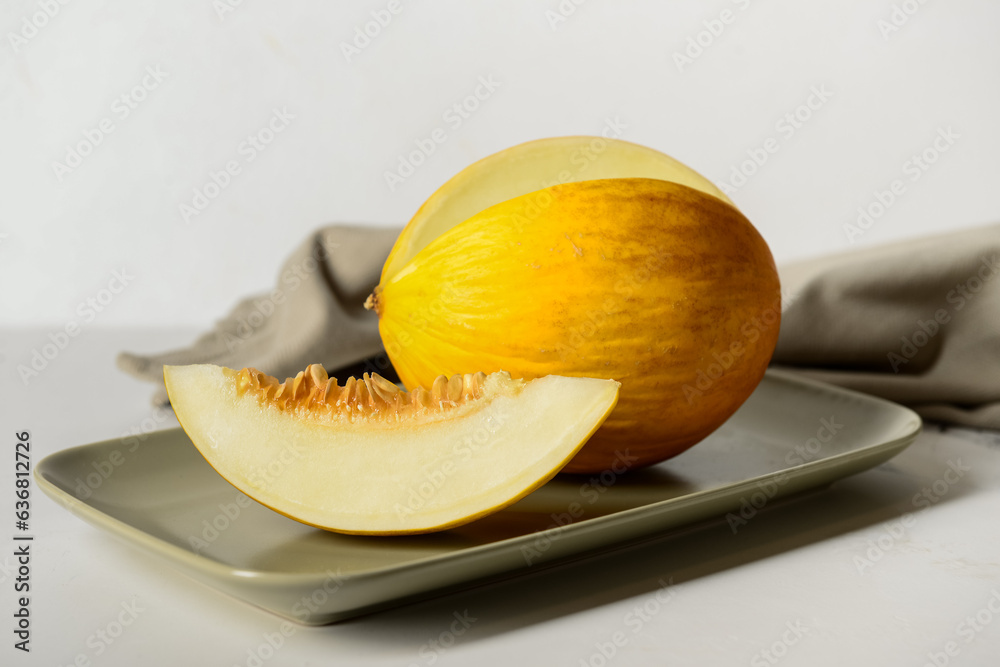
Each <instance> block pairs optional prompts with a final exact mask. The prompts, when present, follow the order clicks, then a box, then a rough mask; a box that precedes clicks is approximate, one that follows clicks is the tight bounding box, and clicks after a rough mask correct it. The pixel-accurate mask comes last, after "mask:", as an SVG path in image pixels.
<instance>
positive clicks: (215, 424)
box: [164, 364, 619, 534]
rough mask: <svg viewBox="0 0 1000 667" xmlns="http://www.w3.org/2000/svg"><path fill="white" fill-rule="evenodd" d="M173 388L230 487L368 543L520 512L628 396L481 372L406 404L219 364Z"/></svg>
mask: <svg viewBox="0 0 1000 667" xmlns="http://www.w3.org/2000/svg"><path fill="white" fill-rule="evenodd" d="M164 379H165V381H166V386H167V391H168V393H169V395H170V400H171V403H172V405H173V408H174V411H175V412H176V414H177V418H178V420H179V421H180V423H181V425H182V426H183V427H184V430H185V431H186V432H187V434H188V436H190V438H191V441H192V442H193V443H194V444H195V446H196V447H197V448H198V450H199V451H200V452H201V454H202V455H203V456H204V457H205V459H206V460H207V461H208V462H209V463H210V464H211V465H212V466H213V467H214V468H215V469H216V470H217V471H218V472H219V473H220V474H221V475H222V476H223V477H224V478H225V479H226V480H228V481H229V482H230V483H231V484H233V485H234V486H235V487H237V488H238V489H240V491H242V492H243V493H245V494H246V495H248V496H250V497H251V498H253V499H255V500H256V501H258V502H260V503H262V504H264V505H267V506H268V507H270V508H272V509H274V510H276V511H278V512H280V513H282V514H284V515H286V516H288V517H291V518H292V519H295V520H297V521H301V522H303V523H307V524H310V525H313V526H317V527H319V528H323V529H326V530H331V531H336V532H344V533H357V534H404V533H421V532H431V531H435V530H442V529H445V528H449V527H452V526H457V525H460V524H463V523H467V522H469V521H472V520H474V519H476V518H478V517H481V516H484V515H486V514H489V513H492V512H495V511H497V510H499V509H501V508H503V507H505V506H507V505H509V504H511V503H513V502H515V501H517V500H518V499H520V498H522V497H523V496H525V495H527V494H528V493H530V492H531V491H533V490H534V489H536V488H537V487H539V486H541V485H542V484H544V483H545V482H546V481H548V480H549V479H551V478H552V477H553V476H554V475H555V474H556V473H557V472H558V471H559V470H560V469H561V468H562V467H563V466H564V465H565V464H566V463H567V462H568V461H569V460H570V459H571V458H573V456H574V455H575V454H576V453H577V452H578V451H579V450H580V448H581V447H582V446H583V445H584V443H585V442H586V441H587V439H588V438H589V437H590V435H591V434H592V433H594V431H595V430H596V429H597V428H598V426H600V424H601V423H602V422H603V421H604V419H605V418H606V417H607V415H608V414H609V413H610V412H611V410H612V409H613V408H614V406H615V403H616V402H617V399H618V387H619V384H618V383H617V382H615V381H612V380H600V379H593V378H570V377H559V376H548V377H544V378H539V379H536V380H532V381H524V380H512V379H511V378H510V376H509V375H508V374H507V373H493V374H491V375H489V376H487V375H483V374H482V373H479V374H476V375H465V376H453V377H452V378H450V379H449V378H445V377H443V376H442V377H439V378H438V379H437V381H435V382H434V384H433V386H432V387H430V388H428V389H422V388H421V389H416V390H414V391H413V392H405V391H401V390H399V389H397V388H396V387H395V385H393V384H391V383H389V382H388V381H386V380H384V379H383V378H379V377H378V376H367V375H366V376H365V377H364V378H363V379H362V380H354V378H351V380H349V381H348V382H347V383H346V385H345V386H344V387H339V386H337V383H336V381H335V380H332V379H328V378H327V376H326V373H325V372H324V371H323V370H322V368H321V367H319V366H315V365H314V366H310V367H309V368H308V369H306V371H304V372H303V373H299V375H298V376H297V377H296V378H289V379H288V380H287V381H286V382H284V383H278V382H277V380H275V379H274V378H270V377H269V376H266V375H264V374H263V373H260V372H259V371H255V370H253V369H243V370H242V371H234V370H231V369H228V368H223V367H220V366H213V365H207V364H202V365H191V366H165V367H164Z"/></svg>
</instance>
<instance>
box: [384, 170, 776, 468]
mask: <svg viewBox="0 0 1000 667" xmlns="http://www.w3.org/2000/svg"><path fill="white" fill-rule="evenodd" d="M372 305H373V306H374V308H375V310H376V311H377V312H378V315H379V318H380V320H379V331H380V334H381V336H382V340H383V342H384V343H385V346H386V351H387V353H388V355H389V357H390V359H391V361H392V363H393V365H394V366H395V368H396V370H397V371H398V373H399V376H400V379H401V380H402V381H403V383H404V384H405V385H406V386H407V387H413V386H419V385H422V384H427V383H428V382H430V381H432V380H433V379H434V378H435V377H437V376H438V375H440V374H445V375H451V374H455V373H466V372H474V371H484V372H486V373H490V372H494V371H500V370H504V371H507V372H509V373H510V374H511V375H512V376H513V377H515V378H528V379H530V378H537V377H543V376H545V375H550V374H558V375H567V376H581V377H597V378H609V379H615V380H618V381H619V382H621V383H622V387H621V392H620V397H619V401H618V407H617V408H616V409H615V411H614V412H613V413H612V414H611V416H610V417H609V418H608V419H607V421H606V422H605V423H604V425H603V426H602V427H601V428H600V429H599V430H598V431H597V433H596V434H595V435H594V436H593V437H592V438H591V439H590V441H589V442H588V443H587V444H586V445H585V446H584V448H583V449H582V450H581V451H580V452H579V453H578V454H577V455H576V457H575V458H574V459H573V460H572V461H571V462H570V463H569V464H568V465H567V466H566V467H565V468H564V471H565V472H596V471H600V470H604V469H606V468H608V467H610V466H611V465H612V464H613V463H614V462H615V460H616V458H617V459H618V460H625V461H629V462H631V463H632V465H633V466H643V465H649V464H653V463H656V462H659V461H662V460H664V459H667V458H670V457H672V456H675V455H677V454H679V453H681V452H683V451H684V450H685V449H687V448H688V447H690V446H692V445H694V444H695V443H697V442H699V441H700V440H702V439H703V438H704V437H705V436H707V435H708V434H709V433H711V432H712V431H713V430H715V429H716V428H717V427H718V426H719V425H721V424H722V422H724V421H725V420H726V419H727V418H728V417H729V416H730V415H732V414H733V412H735V411H736V409H737V408H738V407H739V406H740V405H741V404H742V403H743V402H744V401H745V400H746V399H747V397H749V395H750V394H751V392H752V391H753V390H754V388H755V387H756V386H757V384H758V383H759V382H760V380H761V378H762V377H763V374H764V371H765V369H766V367H767V364H768V362H769V360H770V358H771V354H772V352H773V351H774V346H775V344H776V342H777V337H778V329H779V320H780V286H779V282H778V274H777V270H776V269H775V265H774V260H773V258H772V256H771V252H770V250H769V249H768V247H767V244H766V243H765V241H764V239H763V238H762V237H761V236H760V234H759V233H758V232H757V230H756V229H755V228H754V227H753V225H752V224H751V223H750V222H749V221H748V220H747V219H746V218H745V217H744V216H743V215H742V214H741V213H740V212H739V211H738V210H737V209H736V208H735V207H733V206H731V205H729V204H727V203H725V202H723V201H721V200H719V199H717V198H716V197H713V196H710V195H707V194H705V193H703V192H700V191H698V190H695V189H692V188H689V187H687V186H684V185H680V184H677V183H670V182H666V181H661V180H654V179H644V178H616V179H604V180H595V181H583V182H576V183H568V184H565V185H557V186H553V187H550V188H546V189H545V190H542V191H539V192H533V193H529V194H526V195H522V196H520V197H516V198H514V199H511V200H508V201H505V202H503V203H500V204H497V205H495V206H492V207H490V208H488V209H486V210H484V211H482V212H480V213H478V214H476V215H474V216H472V217H471V218H469V219H468V220H465V221H464V222H461V223H459V224H457V225H455V226H454V227H452V228H451V229H449V230H448V231H445V232H444V233H443V234H441V235H440V236H439V237H437V238H436V239H435V240H433V241H432V242H430V243H429V244H427V245H426V246H425V247H424V248H423V249H422V250H420V251H419V252H418V253H417V254H416V255H414V256H413V257H412V258H411V259H410V261H409V262H408V263H407V264H406V265H405V266H403V267H402V268H401V269H399V270H398V271H396V272H395V273H394V274H393V275H391V276H389V277H387V278H384V279H383V283H382V284H380V285H379V287H378V288H377V289H376V291H375V294H374V295H373V298H372Z"/></svg>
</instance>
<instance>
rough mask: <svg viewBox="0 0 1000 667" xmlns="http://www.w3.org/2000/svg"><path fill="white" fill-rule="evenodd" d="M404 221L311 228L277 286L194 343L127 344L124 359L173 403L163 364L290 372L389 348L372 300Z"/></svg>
mask: <svg viewBox="0 0 1000 667" xmlns="http://www.w3.org/2000/svg"><path fill="white" fill-rule="evenodd" d="M397 236H399V229H383V228H372V227H357V226H351V225H332V226H329V227H324V228H322V229H319V230H317V231H316V232H314V233H313V234H311V235H310V236H309V238H307V239H306V240H305V241H304V242H303V243H302V244H301V245H299V246H298V248H296V249H295V251H294V252H293V253H292V255H291V257H289V258H288V260H286V261H285V264H284V265H283V266H282V267H281V271H280V272H279V273H278V280H277V284H276V285H275V287H274V289H272V290H271V291H270V292H266V293H262V294H256V295H254V296H251V297H249V298H246V299H243V300H242V301H240V302H239V303H237V304H236V307H235V308H233V309H232V311H231V312H230V313H229V314H228V315H226V316H225V317H224V318H223V319H221V320H219V321H218V322H216V323H215V327H214V328H213V329H212V330H211V331H209V332H207V333H205V334H204V335H202V336H201V337H200V338H198V339H197V340H196V341H195V342H194V343H192V344H191V345H190V346H188V347H185V348H182V349H179V350H173V351H171V352H165V353H162V354H154V355H140V354H132V353H129V352H122V353H121V354H119V355H118V367H119V368H121V369H122V370H123V371H125V372H126V373H129V374H130V375H133V376H135V377H137V378H140V379H142V380H147V381H150V382H155V383H156V384H157V385H159V386H158V389H157V391H156V393H155V394H154V396H153V403H154V404H155V405H166V404H168V403H169V400H168V399H167V392H166V390H165V389H164V387H163V366H164V365H174V364H179V365H182V364H217V365H219V366H226V367H228V368H244V367H247V366H251V367H253V368H257V369H260V370H262V371H264V372H265V373H268V374H270V375H273V376H275V377H278V378H281V379H284V378H286V377H289V376H294V375H295V374H296V373H298V372H299V371H301V370H302V369H304V368H305V367H306V366H307V365H309V364H312V363H320V364H323V366H325V367H326V368H328V369H338V368H342V367H345V366H349V365H351V364H355V363H357V362H359V361H362V360H364V359H367V358H370V357H374V356H376V355H378V354H380V353H381V352H382V341H381V340H380V339H379V335H378V318H377V317H375V314H374V313H371V312H369V311H367V310H365V309H364V306H363V304H364V301H365V299H366V298H367V297H368V295H369V294H371V292H372V290H373V289H374V288H375V285H377V284H378V280H379V274H380V273H381V271H382V265H383V264H384V263H385V259H386V257H388V255H389V250H390V249H391V248H392V244H393V243H394V242H395V241H396V237H397Z"/></svg>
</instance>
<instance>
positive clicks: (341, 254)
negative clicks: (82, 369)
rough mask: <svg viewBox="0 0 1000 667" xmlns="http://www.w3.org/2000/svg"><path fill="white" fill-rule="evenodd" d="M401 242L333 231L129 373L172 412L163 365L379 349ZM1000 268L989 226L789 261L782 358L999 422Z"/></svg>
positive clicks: (291, 365) (996, 235)
mask: <svg viewBox="0 0 1000 667" xmlns="http://www.w3.org/2000/svg"><path fill="white" fill-rule="evenodd" d="M397 234H398V230H397V229H373V228H363V227H356V226H348V225H332V226H329V227H325V228H323V229H320V230H318V231H317V232H315V233H314V234H313V235H311V236H310V237H309V238H308V239H307V240H306V241H305V242H303V244H302V245H301V246H299V248H298V249H297V250H296V251H295V252H294V253H293V254H292V256H291V257H290V258H289V259H288V260H287V261H286V263H285V265H284V266H283V267H282V269H281V271H280V272H279V274H278V281H277V284H276V286H275V289H274V290H273V291H272V292H270V293H267V294H259V295H256V296H253V297H250V298H247V299H244V300H243V301H241V302H239V303H238V304H237V305H236V307H235V308H234V309H233V311H232V312H231V313H229V315H227V316H226V317H225V318H223V319H222V320H220V321H219V322H217V323H216V325H215V327H214V328H213V329H212V330H211V331H209V332H208V333H206V334H204V335H203V336H201V337H200V338H198V339H197V340H196V341H195V342H194V343H193V344H192V345H191V346H190V347H187V348H184V349H181V350H175V351H172V352H167V353H164V354H159V355H149V356H145V355H136V354H130V353H127V352H126V353H122V354H121V355H120V356H119V357H118V365H119V367H120V368H121V369H122V370H124V371H126V372H128V373H130V374H132V375H134V376H136V377H139V378H141V379H144V380H149V381H151V382H155V383H157V384H158V385H159V390H158V392H157V394H156V395H155V396H154V402H156V403H158V404H165V403H166V402H167V398H166V393H165V391H164V390H163V372H162V367H163V365H164V364H189V363H213V364H219V365H223V366H228V367H230V368H242V367H244V366H253V367H255V368H259V369H260V370H262V371H264V372H266V373H269V374H271V375H274V376H277V377H279V378H285V377H287V376H291V375H295V373H297V372H298V371H300V370H302V369H303V368H305V367H306V365H308V364H310V363H322V364H323V365H324V366H325V367H327V369H329V370H331V371H333V370H336V369H340V368H343V367H346V366H350V365H352V364H358V363H359V362H363V361H364V360H365V359H367V358H370V357H375V356H376V355H380V354H381V353H382V345H381V342H380V340H379V337H378V326H377V324H378V323H377V319H376V317H375V315H374V314H373V313H370V312H368V311H365V310H364V309H363V308H362V303H363V302H364V300H365V297H367V296H368V294H369V293H370V292H371V290H372V289H373V288H374V287H375V285H376V284H377V283H378V279H379V274H380V272H381V269H382V264H383V262H384V261H385V258H386V256H387V255H388V254H389V250H390V248H391V247H392V244H393V242H394V241H395V238H396V235H397ZM998 262H1000V226H990V227H983V228H977V229H969V230H965V231H961V232H955V233H951V234H946V235H943V236H937V237H931V238H924V239H918V240H915V241H908V242H904V243H899V244H893V245H887V246H882V247H876V248H871V249H864V250H859V251H856V252H850V253H845V254H840V255H836V256H830V257H824V258H821V259H815V260H810V261H806V262H800V263H797V264H792V265H788V266H784V267H782V268H781V269H780V273H781V279H782V288H783V290H784V293H785V294H786V298H787V303H786V304H785V306H786V308H785V311H784V314H783V319H782V323H781V335H780V339H779V341H778V348H777V350H776V351H775V355H774V363H775V364H782V365H786V366H789V367H792V368H793V369H794V370H796V371H798V372H801V373H802V374H804V375H807V376H809V377H813V378H816V379H819V380H823V381H826V382H830V383H832V384H838V385H841V386H844V387H849V388H852V389H857V390H860V391H864V392H867V393H870V394H875V395H878V396H883V397H885V398H888V399H890V400H893V401H897V402H899V403H903V404H906V405H909V406H911V407H913V408H914V409H915V410H917V411H918V412H919V413H920V414H921V415H923V416H924V417H926V418H928V419H932V420H938V421H944V422H951V423H956V424H962V425H968V426H975V427H986V428H1000V279H995V278H997V277H998V274H1000V264H998ZM381 364H384V357H383V358H381V360H380V364H379V367H381ZM369 367H370V368H372V367H373V366H372V365H371V364H369Z"/></svg>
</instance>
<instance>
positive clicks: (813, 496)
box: [307, 452, 977, 651]
mask: <svg viewBox="0 0 1000 667" xmlns="http://www.w3.org/2000/svg"><path fill="white" fill-rule="evenodd" d="M936 454H937V455H936V456H929V455H928V454H927V453H926V452H923V453H920V454H919V455H917V456H915V455H914V453H913V452H907V453H904V455H902V456H901V457H900V458H904V459H906V463H904V464H902V465H901V464H900V463H897V462H898V461H900V459H899V458H897V459H896V460H895V461H894V462H889V463H887V464H884V465H882V466H880V467H879V468H876V469H874V470H871V471H868V472H865V473H863V474H861V475H858V476H855V477H852V478H849V479H846V480H841V481H840V482H837V483H835V484H834V485H833V486H831V487H827V488H824V489H820V490H817V491H812V492H809V493H807V494H802V495H799V496H795V497H791V498H788V499H784V500H782V501H780V502H776V501H772V503H771V504H769V505H767V506H766V507H764V508H763V509H762V510H761V511H759V512H758V513H757V514H756V516H752V518H750V519H749V520H748V521H747V522H746V523H745V524H738V525H735V528H736V530H735V531H734V526H733V525H731V524H730V523H728V522H727V521H726V520H725V519H719V520H716V521H714V522H712V523H708V524H700V525H698V526H696V527H693V528H689V529H686V530H683V531H675V532H671V533H670V534H668V535H665V536H662V537H658V538H654V539H651V540H646V541H644V542H642V543H639V544H635V545H632V546H630V547H627V548H624V549H619V550H617V551H613V552H609V553H604V554H602V555H596V556H590V557H588V558H585V559H582V560H580V561H576V562H572V563H568V564H560V565H556V566H553V567H549V568H540V569H539V570H538V571H537V572H529V573H527V574H523V575H520V576H517V577H514V578H511V579H507V580H504V581H499V582H495V583H490V584H487V585H484V586H481V587H479V588H475V589H470V590H466V591H463V592H458V593H452V594H448V595H445V596H443V597H439V598H436V599H432V600H428V601H423V602H419V603H414V604H410V605H407V606H404V607H399V608H396V609H393V610H389V611H383V612H381V613H377V614H373V615H369V616H364V617H359V618H356V619H350V620H347V621H343V622H342V623H339V624H336V625H333V626H325V627H320V628H308V629H307V631H308V632H311V633H312V632H315V633H324V632H325V633H331V634H336V635H337V636H338V641H342V640H343V639H345V635H350V636H351V639H352V640H354V641H358V642H380V643H384V642H392V643H393V644H397V645H407V644H409V645H412V646H413V647H414V651H416V650H417V647H420V646H421V645H424V644H426V643H427V642H428V641H430V640H433V639H434V638H437V637H438V636H439V635H441V634H442V632H445V631H447V630H448V628H449V627H450V626H451V624H452V622H453V621H454V620H455V616H454V614H456V613H457V614H459V615H461V614H463V613H464V612H465V611H466V610H468V613H469V614H470V615H471V616H473V617H475V618H476V619H477V620H476V622H475V631H474V632H470V633H469V634H468V635H467V636H465V637H462V638H461V639H460V640H459V641H460V642H471V641H477V640H482V639H486V638H489V637H493V636H495V635H500V634H503V633H506V632H510V631H513V630H517V629H518V628H522V627H525V626H530V625H535V624H538V623H543V622H545V621H549V620H552V619H555V618H559V617H562V616H569V615H572V614H575V613H578V612H581V611H586V610H588V609H592V608H595V607H600V606H602V605H606V604H610V603H614V602H617V601H619V600H623V599H628V598H632V597H636V598H637V600H636V603H637V604H640V605H641V604H643V603H644V602H645V601H646V600H647V597H646V596H649V595H652V594H654V593H656V592H657V591H658V590H659V589H660V588H662V587H663V583H661V582H671V583H672V585H680V584H684V583H685V582H688V581H692V580H695V579H698V578H701V577H705V576H707V575H712V574H716V573H718V572H722V571H725V570H729V569H731V568H738V567H740V566H743V565H746V564H748V563H752V562H754V561H758V560H761V559H765V558H768V557H771V556H775V555H778V554H782V553H787V552H790V551H794V550H795V549H799V548H801V547H807V546H810V545H814V544H817V543H821V542H823V541H824V540H827V539H830V538H834V537H837V536H841V535H844V534H847V533H850V532H853V531H859V530H862V529H865V528H867V527H870V526H872V525H877V524H880V523H886V522H890V521H893V520H898V519H900V517H902V516H903V515H904V514H906V513H910V512H913V513H915V519H916V520H917V521H919V513H920V512H921V511H925V510H924V507H925V505H924V504H916V503H915V501H914V498H915V496H917V494H919V493H921V491H922V490H923V489H925V488H929V486H930V485H932V484H933V483H934V482H935V481H937V479H938V478H939V477H940V475H942V474H943V472H944V470H946V469H947V463H946V461H945V460H944V459H942V458H940V453H939V452H938V453H936ZM976 486H977V485H976V483H975V480H974V476H973V475H969V476H968V477H967V478H966V479H965V480H964V481H963V483H961V484H956V485H955V486H954V488H949V489H948V491H947V492H946V493H945V494H943V495H941V496H940V497H939V498H935V499H934V502H933V503H930V504H931V505H936V504H938V503H945V502H950V501H952V500H955V499H958V498H960V497H962V496H963V495H966V494H968V493H972V492H975V491H976ZM866 549H867V543H863V542H861V541H860V540H859V545H858V548H857V549H856V550H852V551H850V552H847V553H845V554H844V556H843V557H844V559H845V561H846V564H847V565H848V566H849V567H855V562H854V558H855V556H860V557H864V556H865V551H866ZM874 566H875V567H877V564H876V565H874Z"/></svg>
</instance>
